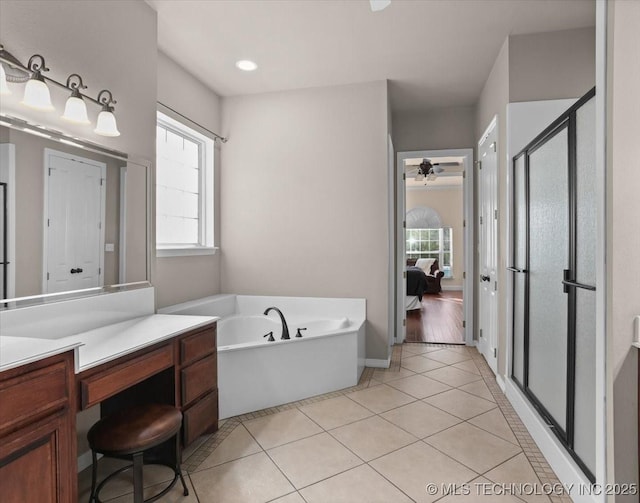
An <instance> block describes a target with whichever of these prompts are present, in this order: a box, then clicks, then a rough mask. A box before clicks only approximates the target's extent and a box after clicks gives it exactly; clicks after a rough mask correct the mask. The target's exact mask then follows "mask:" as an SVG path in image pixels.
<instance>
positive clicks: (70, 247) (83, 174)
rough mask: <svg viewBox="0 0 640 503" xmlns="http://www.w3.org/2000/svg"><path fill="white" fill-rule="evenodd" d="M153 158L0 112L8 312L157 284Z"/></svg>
mask: <svg viewBox="0 0 640 503" xmlns="http://www.w3.org/2000/svg"><path fill="white" fill-rule="evenodd" d="M149 195H150V177H149V163H148V162H146V161H142V160H132V159H131V158H130V157H129V156H128V155H127V154H125V153H122V152H116V151H113V150H110V149H107V148H104V147H102V146H100V145H97V144H94V143H90V142H86V141H83V140H79V139H76V138H70V137H68V136H65V135H62V134H61V133H59V132H56V131H53V130H50V129H47V128H44V127H41V126H35V125H32V124H30V123H27V122H25V121H22V120H21V119H17V118H14V117H9V116H5V115H3V116H2V117H0V309H7V308H16V307H23V306H27V305H33V304H37V303H42V302H55V301H59V300H67V299H69V298H75V297H79V296H86V295H96V294H100V293H109V292H113V291H117V290H120V289H125V288H126V289H128V288H138V287H143V286H148V285H149V283H148V282H149V270H150V260H149V247H148V243H149V229H150V226H149V215H150V213H149V211H148V206H149Z"/></svg>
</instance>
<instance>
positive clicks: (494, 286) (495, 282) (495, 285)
mask: <svg viewBox="0 0 640 503" xmlns="http://www.w3.org/2000/svg"><path fill="white" fill-rule="evenodd" d="M493 291H494V292H497V291H498V282H497V281H494V282H493Z"/></svg>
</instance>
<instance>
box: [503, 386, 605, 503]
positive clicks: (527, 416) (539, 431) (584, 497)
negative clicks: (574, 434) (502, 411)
mask: <svg viewBox="0 0 640 503" xmlns="http://www.w3.org/2000/svg"><path fill="white" fill-rule="evenodd" d="M505 384H506V386H505V387H506V392H505V394H506V395H507V399H508V400H509V402H511V405H512V406H513V408H514V410H515V411H516V413H517V414H518V416H520V419H521V420H522V422H523V423H524V425H525V426H526V427H527V430H529V433H530V434H531V437H532V438H533V440H534V441H535V443H536V444H537V445H538V448H539V449H540V451H541V452H542V454H543V455H544V457H545V458H546V459H547V461H548V462H549V465H550V466H551V468H552V469H553V471H554V472H555V473H556V475H557V476H558V479H560V482H561V483H562V484H563V485H564V486H565V487H572V488H573V490H572V491H571V494H570V496H571V498H572V499H573V501H574V503H597V502H599V501H600V499H599V498H598V497H597V496H594V495H588V494H580V489H581V488H585V487H589V486H590V484H591V482H590V481H589V479H587V477H586V476H585V474H584V473H582V470H581V469H580V468H579V467H578V465H577V464H576V463H575V461H574V460H573V459H572V458H571V456H569V454H568V453H567V451H566V450H565V449H564V447H563V446H562V444H560V442H559V441H558V439H557V438H556V437H555V435H554V434H553V433H552V432H551V430H550V429H549V426H548V425H547V424H546V423H545V422H544V421H543V420H542V418H541V417H540V415H539V414H538V412H537V411H536V410H535V409H534V408H533V406H532V405H531V404H530V403H529V401H528V400H527V399H526V398H525V396H524V395H523V393H522V391H520V388H518V387H517V386H516V385H515V383H514V382H513V381H512V380H511V379H508V378H507V379H506V383H505Z"/></svg>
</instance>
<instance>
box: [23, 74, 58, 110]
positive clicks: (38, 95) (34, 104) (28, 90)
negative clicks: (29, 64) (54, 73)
mask: <svg viewBox="0 0 640 503" xmlns="http://www.w3.org/2000/svg"><path fill="white" fill-rule="evenodd" d="M38 77H39V75H38V74H34V76H33V77H31V78H30V79H29V80H28V81H27V85H26V86H25V88H24V97H23V98H22V101H21V102H20V103H22V104H23V105H26V106H28V107H30V108H35V109H36V110H43V111H45V112H50V111H52V110H55V108H54V107H53V105H52V104H51V94H50V93H49V87H48V86H47V84H45V83H44V81H42V80H40V79H41V78H42V77H40V78H38Z"/></svg>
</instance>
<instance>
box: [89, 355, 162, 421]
mask: <svg viewBox="0 0 640 503" xmlns="http://www.w3.org/2000/svg"><path fill="white" fill-rule="evenodd" d="M172 365H173V345H167V346H164V347H162V348H159V349H156V350H155V351H151V352H150V353H146V354H143V355H140V356H138V357H136V358H133V359H131V360H129V361H127V362H124V363H121V364H118V365H115V366H113V367H111V368H108V369H106V370H103V371H101V372H98V373H97V374H95V375H93V376H90V377H86V378H81V379H80V393H81V408H82V409H86V408H88V407H91V406H92V405H95V404H97V403H99V402H101V401H102V400H104V399H106V398H109V397H110V396H113V395H115V394H116V393H118V392H120V391H122V390H123V389H126V388H128V387H130V386H133V385H134V384H138V383H139V382H141V381H144V380H145V379H147V378H148V377H151V376H152V375H154V374H157V373H158V372H161V371H163V370H165V369H167V368H169V367H171V366H172Z"/></svg>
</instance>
